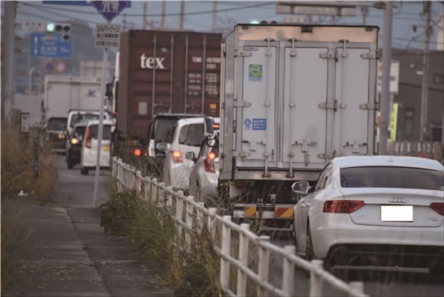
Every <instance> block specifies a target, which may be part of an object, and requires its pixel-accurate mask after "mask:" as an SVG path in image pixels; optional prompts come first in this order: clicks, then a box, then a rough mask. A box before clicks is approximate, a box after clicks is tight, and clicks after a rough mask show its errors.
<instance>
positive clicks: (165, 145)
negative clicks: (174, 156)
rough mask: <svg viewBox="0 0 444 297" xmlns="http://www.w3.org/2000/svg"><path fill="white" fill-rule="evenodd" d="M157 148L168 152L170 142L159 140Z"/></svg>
mask: <svg viewBox="0 0 444 297" xmlns="http://www.w3.org/2000/svg"><path fill="white" fill-rule="evenodd" d="M156 148H157V149H158V150H159V151H161V152H166V151H167V149H168V143H166V142H159V143H158V144H157V145H156Z"/></svg>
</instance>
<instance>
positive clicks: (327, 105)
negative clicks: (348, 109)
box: [318, 99, 342, 111]
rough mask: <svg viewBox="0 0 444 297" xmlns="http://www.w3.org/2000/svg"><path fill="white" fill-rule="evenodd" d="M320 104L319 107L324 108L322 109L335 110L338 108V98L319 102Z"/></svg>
mask: <svg viewBox="0 0 444 297" xmlns="http://www.w3.org/2000/svg"><path fill="white" fill-rule="evenodd" d="M318 106H319V108H322V109H333V110H334V111H336V109H337V108H338V100H336V99H335V101H334V102H328V103H327V102H323V103H319V104H318ZM341 107H342V106H341Z"/></svg>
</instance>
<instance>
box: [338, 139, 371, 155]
mask: <svg viewBox="0 0 444 297" xmlns="http://www.w3.org/2000/svg"><path fill="white" fill-rule="evenodd" d="M342 146H352V147H353V149H352V152H353V154H359V147H360V146H367V143H365V142H361V143H359V142H357V141H354V142H348V141H347V142H346V143H344V144H343V145H342Z"/></svg>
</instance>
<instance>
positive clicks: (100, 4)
mask: <svg viewBox="0 0 444 297" xmlns="http://www.w3.org/2000/svg"><path fill="white" fill-rule="evenodd" d="M91 4H92V6H94V7H95V9H97V11H98V12H99V13H100V14H101V15H102V16H103V17H104V18H105V20H106V21H107V22H108V23H111V21H112V20H113V19H114V18H115V17H116V16H117V15H118V14H119V13H121V12H122V11H123V10H124V9H125V8H127V7H128V4H129V3H128V1H117V0H111V1H107V0H103V1H92V2H91Z"/></svg>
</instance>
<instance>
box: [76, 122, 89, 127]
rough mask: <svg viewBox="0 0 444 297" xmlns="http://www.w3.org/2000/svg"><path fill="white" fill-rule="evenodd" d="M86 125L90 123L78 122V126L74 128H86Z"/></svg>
mask: <svg viewBox="0 0 444 297" xmlns="http://www.w3.org/2000/svg"><path fill="white" fill-rule="evenodd" d="M86 125H88V122H78V123H77V124H75V125H74V128H76V127H86Z"/></svg>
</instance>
